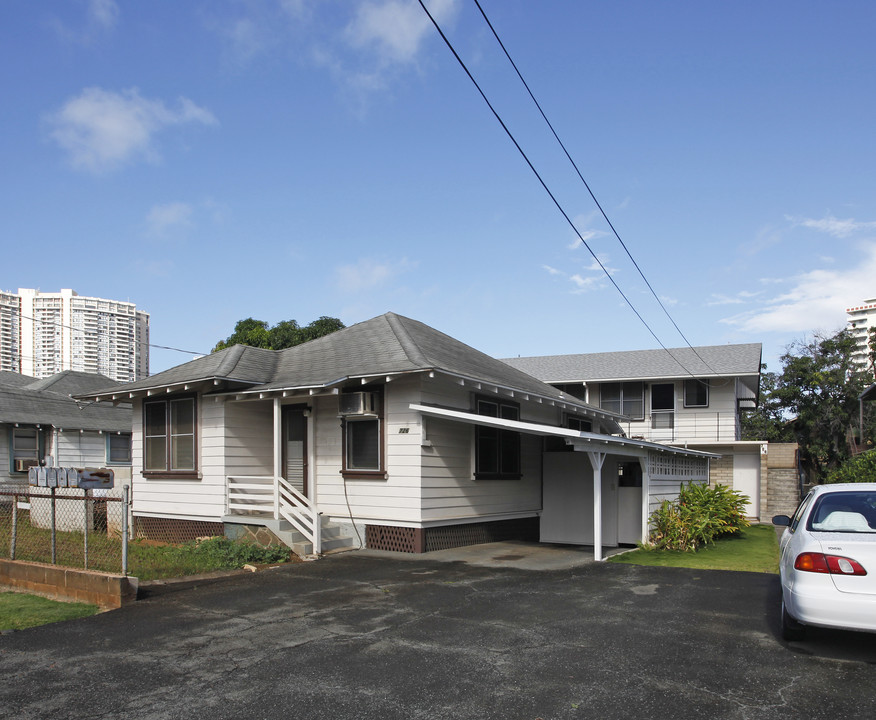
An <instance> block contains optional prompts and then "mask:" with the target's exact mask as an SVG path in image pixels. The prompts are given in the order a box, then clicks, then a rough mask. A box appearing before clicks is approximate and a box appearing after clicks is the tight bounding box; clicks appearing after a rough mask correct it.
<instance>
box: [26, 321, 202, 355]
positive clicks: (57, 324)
mask: <svg viewBox="0 0 876 720" xmlns="http://www.w3.org/2000/svg"><path fill="white" fill-rule="evenodd" d="M18 317H20V318H21V319H23V320H30V321H31V322H35V323H42V324H43V325H54V326H55V327H59V328H64V329H65V330H71V331H72V332H81V333H85V330H83V329H82V328H75V327H73V326H72V325H65V324H64V323H60V322H55V321H54V320H43V319H42V318H32V317H28V316H27V315H21V314H19V315H18ZM98 334H99V333H98ZM132 342H133V343H134V344H135V345H145V346H146V347H150V348H158V349H159V350H173V351H174V352H181V353H186V354H187V355H209V354H210V353H203V352H197V351H196V350H181V349H180V348H175V347H168V346H167V345H155V344H153V343H144V342H143V341H142V340H137V339H136V338H135V339H134V340H132ZM22 357H25V356H22ZM27 357H28V359H29V360H33V359H34V358H31V357H29V356H27Z"/></svg>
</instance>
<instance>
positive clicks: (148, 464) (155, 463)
mask: <svg viewBox="0 0 876 720" xmlns="http://www.w3.org/2000/svg"><path fill="white" fill-rule="evenodd" d="M143 470H144V472H145V474H146V475H150V474H152V475H167V476H173V477H185V478H191V477H197V471H198V467H197V403H196V402H195V398H194V397H180V398H169V399H167V400H149V401H147V402H144V403H143Z"/></svg>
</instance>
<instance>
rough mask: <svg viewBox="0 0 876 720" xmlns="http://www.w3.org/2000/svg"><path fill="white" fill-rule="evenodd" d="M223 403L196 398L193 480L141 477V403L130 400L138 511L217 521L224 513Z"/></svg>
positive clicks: (134, 509)
mask: <svg viewBox="0 0 876 720" xmlns="http://www.w3.org/2000/svg"><path fill="white" fill-rule="evenodd" d="M224 415H225V404H224V403H223V402H216V401H215V400H214V399H212V398H210V399H204V398H203V397H199V398H198V439H197V444H198V462H199V465H198V470H199V473H200V479H197V480H167V479H161V478H144V477H143V403H142V401H141V400H136V401H135V402H134V410H133V420H134V423H133V432H134V443H133V448H132V460H133V467H132V470H133V472H132V475H133V493H132V495H133V503H132V509H133V512H134V514H135V515H137V514H139V513H143V514H148V515H152V516H160V517H171V518H172V517H197V518H203V519H205V520H219V519H220V518H221V517H222V516H223V515H224V514H225V460H224V455H223V453H222V452H217V450H218V449H220V448H223V447H224V429H223V422H224Z"/></svg>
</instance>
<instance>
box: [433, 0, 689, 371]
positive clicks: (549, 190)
mask: <svg viewBox="0 0 876 720" xmlns="http://www.w3.org/2000/svg"><path fill="white" fill-rule="evenodd" d="M418 2H419V3H420V7H422V8H423V12H425V13H426V15H427V16H428V17H429V20H431V21H432V24H433V25H434V26H435V29H436V30H437V31H438V34H439V35H440V36H441V39H442V40H444V44H445V45H447V47H448V49H449V50H450V52H452V53H453V57H455V58H456V61H457V62H458V63H459V65H460V67H462V69H463V70H464V71H465V74H466V75H468V79H469V80H471V81H472V84H473V85H474V86H475V88H476V89H477V91H478V93H480V96H481V98H483V101H484V102H485V103H486V104H487V107H488V108H490V111H491V112H492V113H493V116H494V117H495V118H496V120H498V121H499V124H500V125H501V126H502V129H503V130H504V131H505V134H506V135H507V136H508V137H509V139H510V140H511V142H512V143H514V147H516V148H517V152H519V153H520V155H521V156H522V157H523V159H524V160H525V161H526V164H527V165H528V166H529V169H530V170H532V173H533V174H534V175H535V177H536V178H537V179H538V181H539V183H541V186H542V188H544V191H545V192H546V193H547V194H548V196H549V197H550V199H551V200H553V203H554V205H556V207H557V210H559V211H560V214H561V215H562V216H563V217H564V218H565V219H566V222H567V223H568V224H569V227H571V228H572V230H574V232H575V234H576V235H577V236H578V239H579V240H580V241H581V242H582V243H583V244H584V247H586V248H587V251H588V252H589V253H590V255H591V256H592V257H593V259H594V260H595V261H596V264H597V265H599V267H600V268H601V269H602V272H604V273H605V276H606V277H607V278H608V280H609V282H611V284H612V285H614V288H615V290H617V291H618V293H620V296H621V297H622V298H623V299H624V301H625V302H626V303H627V305H629V307H630V310H632V311H633V313H635V315H636V317H637V318H639V320H640V321H641V323H642V325H644V326H645V328H646V329H647V330H648V332H649V333H651V336H652V337H653V338H654V339H655V340H656V341H657V344H658V345H660V347H661V348H663V349H664V350H665V351H666V352H667V353H669V355H670V356H671V357H672V358H674V359H675V361H676V362H677V363H678V364H679V365H680V366H681V367H682V368H684V370H685V372H687V373H688V374H689V375H691V376H693V373H692V372H691V371H690V370H688V369H687V368H685V367H684V364H683V363H681V362H680V361H679V360H678V358H676V357H675V355H673V354H672V352H671V351H670V350H669V348H668V347H666V346H665V345H664V344H663V342H662V341H661V340H660V338H659V337H657V334H656V333H655V332H654V330H653V329H651V326H650V325H649V324H648V323H647V321H646V320H645V318H644V317H642V315H641V313H639V311H638V310H637V309H636V306H635V305H633V303H632V302H631V301H630V299H629V298H628V297H627V296H626V294H625V293H624V291H623V290H621V287H620V285H618V284H617V282H616V281H615V279H614V278H613V277H612V276H611V273H609V272H608V270H607V269H606V267H605V265H603V264H602V261H601V260H600V259H599V258H598V257H597V255H596V253H595V252H594V251H593V248H591V247H590V245H588V244H587V241H586V240H585V239H584V236H583V235H582V234H581V232H580V231H579V230H578V228H577V227H576V226H575V223H574V222H572V219H571V218H570V217H569V215H568V213H566V211H565V210H564V209H563V206H562V205H560V203H559V201H558V200H557V198H556V197H555V196H554V194H553V193H552V192H551V189H550V188H549V187H548V186H547V183H546V182H545V181H544V179H542V177H541V175H540V174H539V172H538V170H536V169H535V166H534V165H533V164H532V162H531V161H530V159H529V157H528V156H527V154H526V153H525V152H524V150H523V148H522V147H520V144H519V143H518V142H517V139H516V138H515V137H514V135H513V134H512V133H511V131H510V130H509V129H508V126H507V125H506V124H505V122H504V121H503V120H502V118H501V116H500V115H499V113H498V112H497V111H496V109H495V108H494V107H493V104H492V103H491V102H490V101H489V99H488V98H487V96H486V94H485V93H484V91H483V90H482V89H481V86H480V85H479V84H478V81H477V80H475V79H474V76H473V75H472V74H471V72H470V71H469V69H468V67H467V66H466V64H465V62H463V60H462V58H461V57H460V56H459V53H457V52H456V49H455V48H454V47H453V45H452V44H451V42H450V40H449V39H448V38H447V36H446V35H445V34H444V31H443V30H442V29H441V26H440V25H439V24H438V22H437V21H436V20H435V18H434V17H432V13H430V12H429V9H428V8H427V7H426V5H425V3H424V2H423V0H418Z"/></svg>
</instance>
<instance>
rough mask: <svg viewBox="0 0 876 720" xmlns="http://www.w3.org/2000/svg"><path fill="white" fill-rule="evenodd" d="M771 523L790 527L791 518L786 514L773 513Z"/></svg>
mask: <svg viewBox="0 0 876 720" xmlns="http://www.w3.org/2000/svg"><path fill="white" fill-rule="evenodd" d="M773 525H776V526H778V527H790V525H791V518H789V517H788V516H787V515H773Z"/></svg>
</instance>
